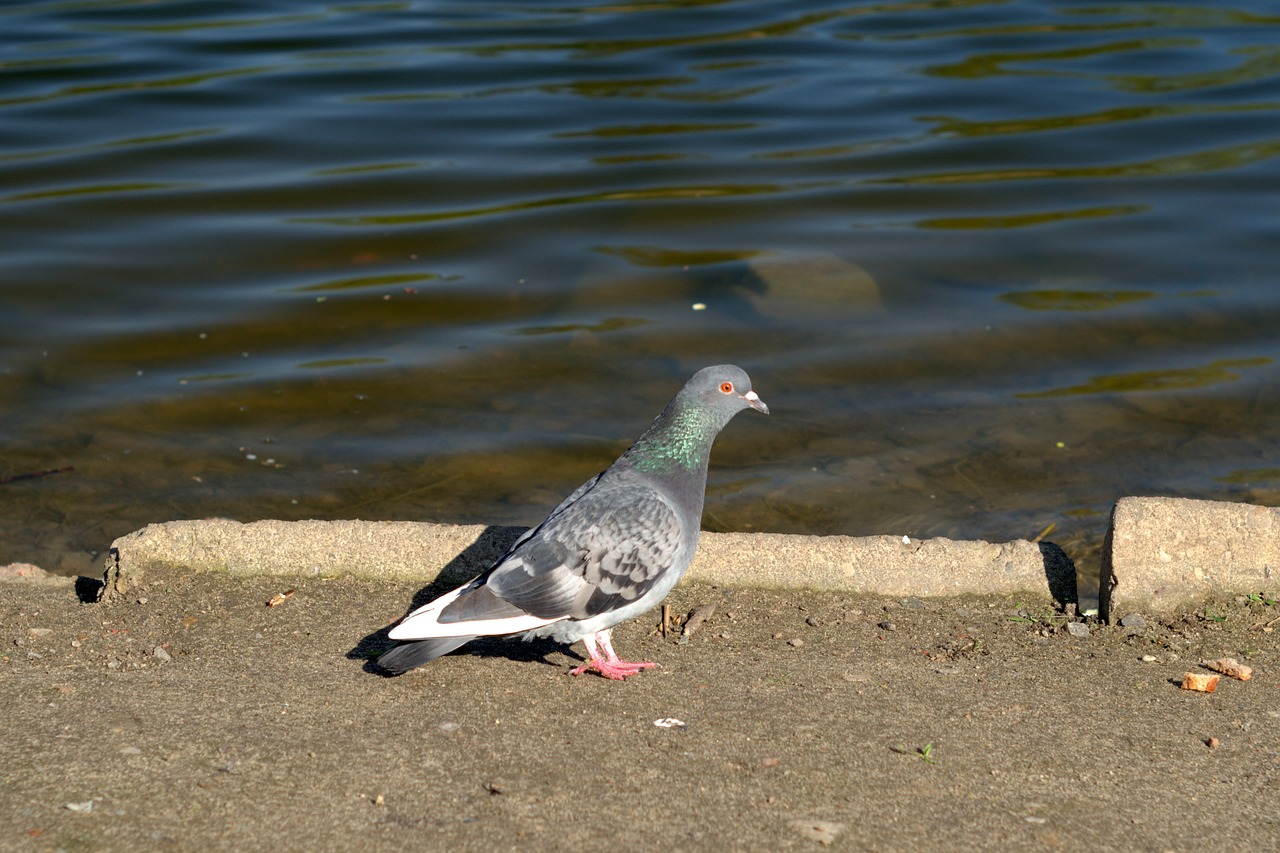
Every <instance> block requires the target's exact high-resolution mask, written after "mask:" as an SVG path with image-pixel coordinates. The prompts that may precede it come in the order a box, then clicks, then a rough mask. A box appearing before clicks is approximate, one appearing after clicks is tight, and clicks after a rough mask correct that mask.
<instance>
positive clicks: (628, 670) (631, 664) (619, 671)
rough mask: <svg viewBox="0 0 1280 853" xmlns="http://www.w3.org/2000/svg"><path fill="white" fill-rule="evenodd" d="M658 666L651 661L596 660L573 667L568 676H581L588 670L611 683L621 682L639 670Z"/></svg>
mask: <svg viewBox="0 0 1280 853" xmlns="http://www.w3.org/2000/svg"><path fill="white" fill-rule="evenodd" d="M655 666H658V664H657V663H654V662H653V661H626V660H614V661H610V660H603V659H600V660H597V659H592V660H589V661H587V662H586V663H584V664H583V665H582V666H575V667H574V668H573V669H571V670H569V674H570V675H582V674H583V673H584V672H587V671H588V670H593V669H594V670H595V671H596V672H598V673H600V675H602V676H603V677H605V678H608V679H611V680H613V681H621V680H622V679H624V678H626V677H627V676H630V675H635V674H636V673H638V672H640V671H641V670H645V669H649V668H651V667H655Z"/></svg>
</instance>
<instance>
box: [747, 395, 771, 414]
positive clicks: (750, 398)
mask: <svg viewBox="0 0 1280 853" xmlns="http://www.w3.org/2000/svg"><path fill="white" fill-rule="evenodd" d="M742 399H744V400H746V401H747V405H748V406H750V407H751V408H753V409H755V410H756V411H757V412H760V413H762V414H766V415H767V414H769V407H768V406H766V405H765V404H764V400H761V399H760V398H759V397H757V396H756V392H755V391H748V392H747V393H745V394H743V395H742Z"/></svg>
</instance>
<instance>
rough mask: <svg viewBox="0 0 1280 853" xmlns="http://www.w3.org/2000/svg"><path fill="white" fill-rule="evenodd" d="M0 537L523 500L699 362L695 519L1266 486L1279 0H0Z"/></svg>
mask: <svg viewBox="0 0 1280 853" xmlns="http://www.w3.org/2000/svg"><path fill="white" fill-rule="evenodd" d="M0 33H3V36H0V319H2V320H3V322H2V323H0V405H2V406H3V417H2V418H0V564H3V563H6V562H10V561H16V560H21V561H30V562H36V563H38V564H41V565H43V566H45V567H46V568H50V569H52V570H55V571H59V572H61V573H64V574H72V573H93V572H96V571H97V565H98V562H99V560H100V556H101V552H102V551H103V550H104V549H105V548H106V547H107V546H108V545H109V544H110V542H111V540H112V539H113V538H115V537H117V536H120V535H122V534H124V533H127V532H129V531H131V530H134V529H137V528H139V527H141V526H143V525H145V524H147V523H150V522H155V521H164V520H169V519H177V518H201V517H209V516H227V517H232V518H237V519H240V520H244V521H249V520H253V519H258V518H269V517H270V518H385V519H421V520H432V521H445V522H469V523H476V522H483V523H506V524H532V523H536V522H537V521H539V520H540V519H541V518H542V517H543V515H544V514H545V513H546V512H547V511H548V510H549V509H550V508H551V507H552V506H553V505H554V504H555V503H556V502H557V501H558V500H559V499H560V498H562V497H563V496H564V495H565V494H567V493H568V492H569V491H570V490H571V489H572V488H573V487H575V486H576V485H577V484H579V483H580V482H582V481H583V480H585V479H586V478H587V477H588V476H591V475H592V474H594V473H596V472H597V471H598V470H600V469H601V468H603V467H604V466H605V465H607V464H608V463H609V462H610V461H611V460H612V459H613V457H614V456H615V455H616V454H617V453H619V452H620V451H621V450H623V449H624V448H625V447H626V446H627V445H628V444H629V442H630V440H631V439H633V438H634V437H636V436H637V435H638V434H639V433H640V432H641V431H642V430H643V428H644V427H645V426H646V425H647V424H648V422H649V420H650V419H652V418H653V417H654V416H655V415H656V414H657V413H658V412H659V411H660V410H661V408H662V407H663V406H664V405H665V403H666V402H667V400H668V399H669V398H670V397H671V395H672V394H674V392H675V391H676V390H677V389H678V388H679V386H680V385H681V383H682V382H683V381H684V380H685V379H686V378H687V377H688V376H689V375H690V374H692V373H693V372H694V371H695V370H696V369H698V368H700V367H702V366H705V365H708V364H715V363H721V362H734V363H737V364H739V365H741V366H742V367H744V368H745V369H746V370H747V371H748V372H750V374H751V376H752V378H753V380H754V383H755V388H756V390H757V391H758V392H759V394H760V395H761V397H762V398H763V399H764V400H765V401H767V402H768V404H769V406H770V407H771V409H772V411H773V414H772V416H770V417H768V418H763V417H759V416H755V415H753V414H752V413H747V414H744V415H743V416H741V417H739V418H737V419H736V420H735V421H734V422H733V423H732V424H731V425H730V426H729V427H728V428H727V429H726V430H725V432H724V434H723V435H722V436H721V438H720V440H719V442H718V443H717V445H716V450H715V452H714V454H713V457H712V471H711V477H710V485H709V489H708V500H707V510H706V515H705V518H704V526H705V527H706V528H707V529H711V530H760V531H775V532H797V533H816V534H828V533H843V534H852V535H866V534H879V533H891V534H906V535H910V536H912V537H913V538H914V537H922V538H923V537H932V536H947V537H951V538H961V539H972V538H985V539H991V540H994V541H1005V540H1009V539H1016V538H1032V537H1035V536H1037V535H1043V536H1044V537H1045V538H1046V539H1049V540H1051V541H1055V542H1058V543H1059V544H1060V545H1062V546H1063V547H1064V548H1065V549H1066V550H1067V551H1068V553H1069V554H1071V555H1072V556H1073V557H1074V558H1075V559H1076V560H1077V563H1078V564H1079V566H1080V569H1081V571H1082V573H1084V574H1085V575H1086V576H1090V575H1091V576H1092V577H1093V578H1094V579H1095V581H1094V582H1095V583H1096V575H1097V557H1098V551H1099V547H1100V544H1101V540H1102V535H1103V533H1104V531H1105V527H1106V523H1107V514H1108V512H1109V510H1110V506H1111V504H1112V502H1113V501H1114V500H1115V499H1116V498H1118V497H1121V496H1124V495H1130V494H1162V495H1172V496H1187V497H1203V498H1212V499H1220V500H1232V501H1251V502H1256V503H1263V504H1268V505H1276V504H1280V448H1278V447H1277V445H1278V443H1280V429H1278V428H1277V424H1278V416H1280V398H1278V397H1277V391H1276V388H1277V378H1280V365H1278V364H1277V361H1276V358H1277V343H1278V341H1280V287H1278V286H1277V285H1278V284H1280V281H1278V276H1280V272H1278V271H1280V202H1278V199H1280V12H1278V11H1277V10H1276V7H1275V5H1274V4H1272V3H1268V2H1262V0H1253V2H1250V3H1241V2H1231V0H1227V2H1224V3H1218V4H1207V3H1189V2H1176V0H1173V1H1171V2H1161V3H1158V4H1157V3H1153V4H1146V3H1102V4H1099V3H1096V2H1069V1H1068V0H1056V1H1054V2H1051V1H1050V0H1008V1H1007V2H980V0H927V1H925V2H920V1H919V0H905V1H904V2H795V0H791V2H762V1H761V0H756V1H755V2H746V0H722V2H710V1H709V0H704V1H703V2H698V1H697V0H688V1H687V2H661V0H659V2H645V3H609V2H605V3H598V4H593V5H565V4H549V3H539V2H524V3H521V2H502V3H497V2H439V3H436V2H369V3H360V2H352V3H335V4H320V3H303V2H280V3H272V4H250V3H236V2H223V3H206V2H190V0H189V2H110V3H108V2H77V0H68V1H67V2H46V3H35V2H32V3H21V2H19V3H11V4H6V5H4V6H3V7H0Z"/></svg>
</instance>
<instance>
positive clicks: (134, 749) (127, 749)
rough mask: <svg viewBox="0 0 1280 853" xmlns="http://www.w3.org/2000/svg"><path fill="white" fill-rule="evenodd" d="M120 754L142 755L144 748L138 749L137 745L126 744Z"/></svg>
mask: <svg viewBox="0 0 1280 853" xmlns="http://www.w3.org/2000/svg"><path fill="white" fill-rule="evenodd" d="M120 754H121V755H142V750H140V749H138V748H137V747H136V746H126V747H125V748H124V749H122V750H120Z"/></svg>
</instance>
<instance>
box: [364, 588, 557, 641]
mask: <svg viewBox="0 0 1280 853" xmlns="http://www.w3.org/2000/svg"><path fill="white" fill-rule="evenodd" d="M466 589H467V587H466V585H463V586H460V587H458V588H457V589H455V590H454V591H453V592H450V593H446V594H445V595H442V596H440V597H439V598H437V599H436V600H435V601H431V602H428V603H427V604H424V605H422V606H421V607H419V608H418V609H417V610H415V611H413V612H412V613H410V614H409V615H408V616H406V617H404V619H402V620H401V621H400V624H399V625H397V626H395V627H394V628H392V629H391V633H390V634H388V635H387V636H389V637H390V638H391V639H393V640H432V639H436V638H438V637H496V636H501V635H503V634H518V633H521V632H523V631H532V630H533V629H534V628H541V627H542V626H543V625H550V624H551V623H552V622H559V621H560V620H559V619H543V618H542V617H540V616H533V615H530V614H527V613H526V614H524V615H521V616H508V617H506V618H504V619H476V620H472V621H469V622H467V621H463V622H444V623H441V622H440V621H438V620H439V618H440V611H441V610H443V609H444V608H446V607H448V606H449V605H450V604H452V603H453V602H454V601H456V600H457V599H458V596H460V595H461V594H462V593H463V591H465V590H466Z"/></svg>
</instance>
